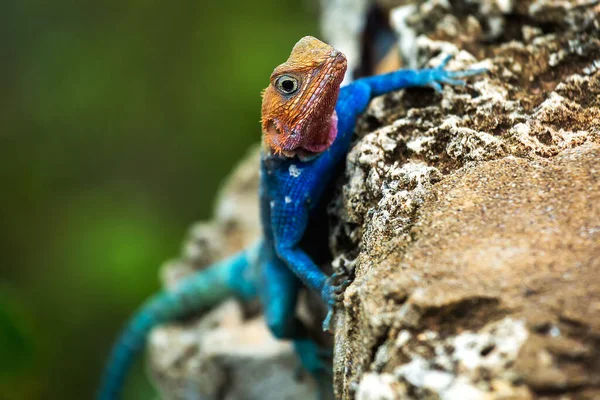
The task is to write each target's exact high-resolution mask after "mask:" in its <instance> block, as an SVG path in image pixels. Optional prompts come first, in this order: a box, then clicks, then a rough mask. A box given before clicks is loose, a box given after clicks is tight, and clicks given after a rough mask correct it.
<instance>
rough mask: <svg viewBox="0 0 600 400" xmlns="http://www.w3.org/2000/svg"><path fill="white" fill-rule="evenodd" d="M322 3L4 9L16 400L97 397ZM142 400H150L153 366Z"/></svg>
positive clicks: (3, 375)
mask: <svg viewBox="0 0 600 400" xmlns="http://www.w3.org/2000/svg"><path fill="white" fill-rule="evenodd" d="M316 14H317V10H316V6H315V4H314V3H313V2H312V1H310V0H305V1H300V2H298V1H293V0H285V1H276V0H255V1H242V0H237V1H233V0H221V1H218V2H209V1H183V2H174V3H171V2H167V1H152V0H145V1H141V0H139V1H138V0H118V1H117V0H101V1H95V2H75V1H68V0H54V1H47V0H46V1H44V0H19V1H10V0H9V1H2V2H0V49H1V50H2V57H1V59H2V62H1V63H0V87H1V90H0V127H1V131H0V182H2V189H3V191H2V196H1V197H0V221H1V223H2V226H1V229H0V254H1V257H2V259H1V262H0V274H1V275H0V276H1V279H2V280H1V286H0V398H2V399H4V398H6V399H11V400H12V399H59V398H60V399H86V398H91V397H92V393H93V391H94V389H95V386H96V384H97V383H98V379H99V376H100V372H101V369H102V366H103V362H104V360H105V358H106V357H107V354H108V351H109V348H110V345H111V343H112V341H113V339H114V338H115V336H116V334H117V332H118V330H119V328H120V327H121V326H122V324H123V323H124V321H125V320H126V318H127V317H128V316H129V315H130V314H131V312H132V311H133V310H134V309H135V307H136V306H137V305H139V303H141V301H142V300H143V299H144V298H145V297H146V296H147V295H149V294H150V293H151V292H152V291H154V290H156V289H157V288H158V286H159V285H158V280H157V269H158V266H159V265H160V264H161V263H162V262H163V261H164V260H165V259H168V258H170V257H173V256H175V255H176V254H177V253H178V251H179V246H180V243H181V240H182V238H183V236H184V235H185V231H186V229H187V227H188V226H189V225H190V223H191V222H192V221H194V220H197V219H204V218H207V217H209V216H210V213H211V205H212V200H213V196H214V194H215V191H216V189H217V188H218V185H219V182H220V181H221V180H222V179H223V177H224V176H225V175H226V173H227V172H228V171H229V170H230V169H231V168H232V165H233V164H234V163H235V161H236V160H237V159H239V158H240V157H241V156H242V155H243V154H244V151H245V149H246V148H247V147H248V146H249V145H250V144H251V143H254V142H256V141H257V140H258V139H259V135H260V127H259V124H258V120H259V118H260V96H259V93H260V90H261V89H262V88H264V87H265V86H266V85H267V83H268V76H269V74H270V73H271V71H272V69H273V68H274V67H275V66H276V65H277V64H279V63H280V62H282V61H284V60H285V58H286V57H287V55H288V54H289V51H290V49H291V47H292V45H293V44H294V43H295V42H296V40H298V38H300V37H301V36H303V35H307V34H313V35H314V34H316V33H317V32H316V31H315V29H316ZM139 364H140V365H139V366H138V368H137V371H138V375H137V376H135V377H133V379H130V381H132V382H133V383H132V384H131V385H130V386H129V387H128V393H129V396H128V398H131V399H141V398H151V397H152V395H151V393H152V391H151V389H150V387H149V384H148V382H147V381H146V380H145V378H143V375H142V369H143V368H142V363H139Z"/></svg>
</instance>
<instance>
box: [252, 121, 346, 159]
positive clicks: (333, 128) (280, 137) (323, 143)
mask: <svg viewBox="0 0 600 400" xmlns="http://www.w3.org/2000/svg"><path fill="white" fill-rule="evenodd" d="M278 125H279V126H278ZM337 125H338V117H337V113H336V112H335V110H334V111H333V114H331V115H330V116H329V118H326V119H324V120H321V121H318V122H316V123H313V124H312V125H311V124H307V126H305V127H304V128H299V129H294V130H290V129H287V128H286V127H285V126H281V124H279V123H278V121H277V120H272V121H269V123H268V125H267V130H266V132H265V133H264V135H263V139H264V140H263V142H264V145H265V147H266V148H267V149H268V150H269V153H271V154H274V155H281V156H283V157H286V158H293V157H296V156H297V157H298V158H299V159H301V160H303V161H307V160H310V159H313V158H315V157H318V156H319V155H320V154H321V153H323V152H324V151H326V150H327V149H328V148H329V147H330V146H331V145H332V144H333V142H334V141H335V138H336V137H337V132H338V126H337Z"/></svg>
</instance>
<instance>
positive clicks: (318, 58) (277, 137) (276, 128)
mask: <svg viewBox="0 0 600 400" xmlns="http://www.w3.org/2000/svg"><path fill="white" fill-rule="evenodd" d="M345 72H346V57H345V56H344V55H343V54H342V53H340V52H339V51H337V50H335V49H334V48H333V47H331V46H329V45H328V44H326V43H323V42H321V41H320V40H318V39H315V38H314V37H311V36H306V37H303V38H302V39H300V41H299V42H298V43H296V45H295V46H294V48H293V49H292V53H291V54H290V57H289V58H288V60H287V61H286V62H285V63H283V64H281V65H280V66H278V67H277V68H275V70H274V71H273V73H272V74H271V79H270V80H271V83H270V85H269V86H268V87H267V88H266V89H265V91H264V92H263V101H262V131H263V143H264V145H265V147H266V148H267V149H268V150H269V151H270V152H271V153H275V154H280V155H283V156H285V157H294V156H296V155H297V156H299V157H300V158H303V159H305V158H310V157H313V156H315V155H318V154H320V153H322V152H323V151H325V150H327V148H329V146H330V145H331V144H332V143H333V141H334V140H335V136H336V134H337V116H336V115H335V103H336V101H337V98H338V94H339V91H340V84H341V83H342V80H343V78H344V73H345Z"/></svg>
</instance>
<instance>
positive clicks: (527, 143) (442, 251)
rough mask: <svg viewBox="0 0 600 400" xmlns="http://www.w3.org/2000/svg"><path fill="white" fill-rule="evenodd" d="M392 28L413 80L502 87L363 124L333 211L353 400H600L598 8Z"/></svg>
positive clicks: (408, 100)
mask: <svg viewBox="0 0 600 400" xmlns="http://www.w3.org/2000/svg"><path fill="white" fill-rule="evenodd" d="M403 3H406V2H403ZM406 7H410V10H411V12H410V13H407V12H406ZM392 16H393V18H394V16H395V18H396V20H395V21H396V26H397V27H398V29H399V34H400V35H402V34H405V35H412V37H414V38H415V40H414V43H412V46H414V47H413V48H410V49H409V48H404V49H402V52H401V53H402V54H413V55H414V57H415V58H414V59H413V60H412V62H413V63H416V64H417V65H422V64H423V63H424V62H425V61H426V60H428V59H430V58H431V57H433V58H434V60H433V62H432V63H431V65H435V64H436V62H440V61H441V59H442V57H443V55H442V54H440V53H453V54H456V58H455V60H454V61H452V62H451V63H450V66H449V68H450V69H455V68H456V69H459V68H468V67H486V68H488V69H489V70H490V73H489V74H487V75H486V76H482V77H476V78H473V79H472V80H471V81H470V83H469V84H468V85H467V86H466V87H464V88H461V87H445V88H444V92H443V95H438V94H436V93H434V92H433V91H429V92H427V91H423V90H406V91H400V92H397V93H393V94H389V95H386V96H383V97H380V98H378V99H375V100H374V101H373V102H372V104H371V107H370V109H369V111H368V112H367V114H366V115H365V116H363V118H362V119H361V122H360V124H359V128H358V134H359V137H360V139H359V140H358V141H357V143H356V144H355V146H354V147H353V149H352V150H351V152H350V154H349V155H348V158H347V168H346V176H345V179H344V180H343V181H342V182H341V189H340V190H339V192H338V195H337V197H336V198H335V199H334V201H333V203H332V206H331V210H330V213H331V215H332V217H333V220H334V223H333V237H332V243H333V248H334V253H335V255H336V256H337V257H338V260H340V261H339V264H342V265H345V268H346V269H347V270H349V271H350V273H351V274H353V275H354V282H353V283H352V285H351V286H350V287H349V288H348V289H347V291H346V293H345V299H344V304H343V305H344V307H343V310H340V311H339V312H338V314H337V318H338V320H337V324H336V326H337V328H338V331H337V333H336V337H335V341H336V343H335V346H336V347H335V359H334V373H335V390H336V394H337V396H338V397H339V398H357V399H361V400H367V399H378V400H384V399H386V400H387V399H422V398H425V399H456V400H459V399H460V400H464V399H507V398H510V399H534V398H548V399H550V398H556V399H558V398H561V399H562V398H569V399H570V398H582V399H592V398H600V166H599V160H600V5H599V3H598V2H592V1H519V2H516V1H452V2H448V1H443V0H431V1H420V2H418V3H417V4H416V5H403V6H402V7H401V8H399V9H397V10H396V11H394V12H392ZM400 43H401V44H402V43H404V42H403V41H402V40H400ZM409 63H410V60H409Z"/></svg>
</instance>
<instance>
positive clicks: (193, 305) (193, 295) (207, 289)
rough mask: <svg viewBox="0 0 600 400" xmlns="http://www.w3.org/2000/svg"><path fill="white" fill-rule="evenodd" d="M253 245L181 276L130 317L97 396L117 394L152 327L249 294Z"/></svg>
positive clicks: (112, 399) (108, 398) (107, 399)
mask: <svg viewBox="0 0 600 400" xmlns="http://www.w3.org/2000/svg"><path fill="white" fill-rule="evenodd" d="M253 250H254V249H248V250H245V251H242V252H240V253H238V254H236V255H235V256H233V257H231V258H228V259H226V260H223V261H221V262H218V263H216V264H213V265H212V266H210V267H209V268H207V269H205V270H202V271H199V272H197V273H196V274H195V275H192V276H190V277H189V278H187V279H184V280H183V281H182V282H181V283H180V284H179V285H178V286H176V287H175V289H173V290H170V291H163V292H160V293H158V294H156V295H154V296H152V297H151V298H149V299H148V300H147V301H146V302H145V303H144V304H143V305H142V307H141V308H140V309H139V310H138V311H137V312H136V313H135V315H134V316H133V317H132V318H131V320H129V322H128V323H127V325H126V326H125V329H124V330H123V331H122V333H121V336H120V337H119V339H118V340H117V342H116V343H115V345H114V347H113V350H112V352H111V355H110V358H109V359H108V362H107V363H106V367H105V370H104V375H103V378H102V382H101V386H100V391H99V392H98V396H97V400H116V399H118V398H119V397H120V392H121V390H122V388H123V384H124V381H125V378H126V376H127V372H128V370H129V367H130V366H131V364H132V363H133V361H134V359H135V356H136V355H137V353H138V352H140V351H141V350H142V348H143V347H144V345H145V343H146V337H147V336H148V333H149V332H150V330H151V329H152V328H154V327H155V326H157V325H160V324H162V323H165V322H168V321H171V320H174V319H177V318H181V317H183V316H185V315H188V314H190V313H192V312H198V311H202V310H206V309H207V308H210V307H212V306H214V305H215V304H217V303H219V302H221V301H223V300H224V299H226V298H227V297H230V296H233V295H237V296H240V297H242V298H251V297H253V296H254V295H255V292H256V288H255V284H254V278H253V277H252V276H251V275H252V272H253V271H252V268H251V267H250V266H251V265H253V262H254V254H252V253H253Z"/></svg>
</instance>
